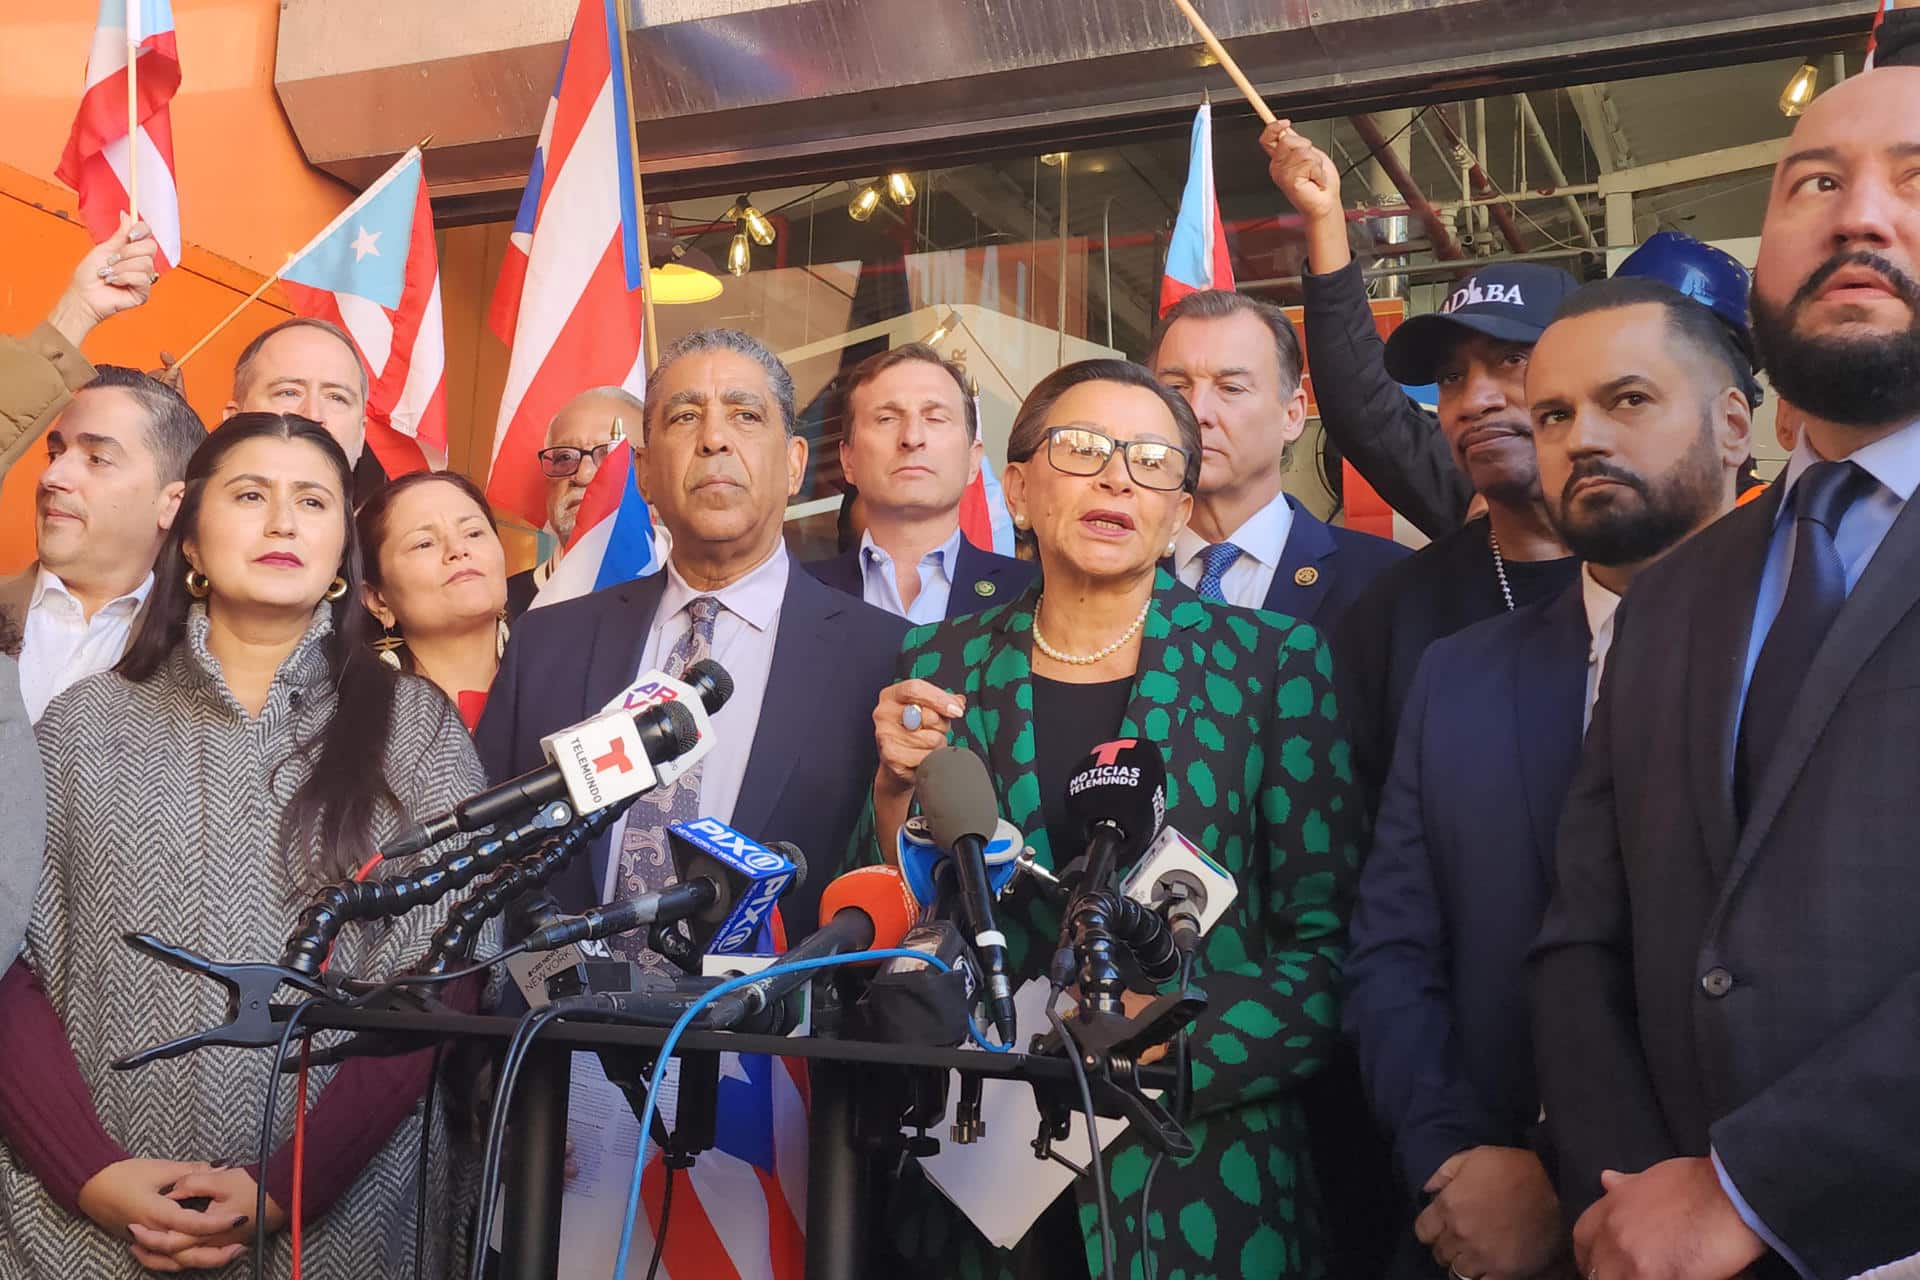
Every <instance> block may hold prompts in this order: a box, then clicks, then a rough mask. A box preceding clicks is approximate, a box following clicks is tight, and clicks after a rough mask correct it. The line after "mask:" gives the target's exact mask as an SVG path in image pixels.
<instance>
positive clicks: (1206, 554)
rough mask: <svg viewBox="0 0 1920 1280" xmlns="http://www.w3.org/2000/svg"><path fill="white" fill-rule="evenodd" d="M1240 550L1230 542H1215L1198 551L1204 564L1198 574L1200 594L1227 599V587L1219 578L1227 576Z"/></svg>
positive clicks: (1222, 601) (1210, 597) (1219, 599)
mask: <svg viewBox="0 0 1920 1280" xmlns="http://www.w3.org/2000/svg"><path fill="white" fill-rule="evenodd" d="M1241 554H1242V552H1241V550H1240V548H1238V547H1236V546H1234V545H1233V544H1232V543H1231V542H1216V543H1214V544H1213V545H1212V546H1210V547H1208V548H1207V549H1206V550H1205V551H1202V552H1201V553H1200V560H1201V563H1202V564H1203V565H1204V566H1205V568H1204V571H1203V572H1202V573H1201V574H1200V595H1201V597H1202V598H1204V599H1207V600H1218V601H1220V602H1221V603H1222V604H1225V603H1226V601H1227V589H1226V587H1225V586H1224V585H1223V584H1222V582H1221V579H1222V578H1224V577H1226V576H1227V570H1229V569H1231V568H1233V564H1234V561H1236V560H1238V559H1239V558H1240V556H1241Z"/></svg>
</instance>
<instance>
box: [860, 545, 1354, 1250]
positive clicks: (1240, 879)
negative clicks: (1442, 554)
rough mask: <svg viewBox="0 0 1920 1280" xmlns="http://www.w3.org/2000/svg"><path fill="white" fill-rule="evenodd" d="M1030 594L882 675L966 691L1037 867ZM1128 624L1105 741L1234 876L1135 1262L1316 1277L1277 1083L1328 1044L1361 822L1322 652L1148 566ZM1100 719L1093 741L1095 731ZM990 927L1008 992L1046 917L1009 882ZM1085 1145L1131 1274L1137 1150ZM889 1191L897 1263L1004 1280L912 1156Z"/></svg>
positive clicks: (1305, 1182)
mask: <svg viewBox="0 0 1920 1280" xmlns="http://www.w3.org/2000/svg"><path fill="white" fill-rule="evenodd" d="M1038 592H1039V587H1038V586H1036V587H1034V588H1032V589H1030V590H1029V591H1028V592H1027V593H1026V594H1025V595H1023V596H1021V597H1020V598H1018V599H1016V600H1013V601H1010V602H1009V603H1007V604H1005V605H1002V606H1000V607H998V608H994V609H989V610H987V611H985V612H983V613H978V614H972V615H968V616H965V617H960V618H956V619H951V620H949V621H946V622H941V623H936V624H933V625H930V626H923V627H919V628H916V629H915V630H913V631H911V632H909V633H908V634H907V636H906V639H905V641H904V642H903V649H902V654H901V659H900V665H899V668H898V674H899V676H900V678H902V679H907V678H915V679H922V680H927V681H930V682H932V683H934V684H937V685H940V686H941V687H943V688H945V689H948V690H949V691H952V692H956V693H961V694H964V695H965V696H966V701H967V709H966V712H965V714H964V715H963V716H962V718H961V722H960V723H959V724H958V725H957V726H956V727H955V729H954V730H953V732H952V734H951V741H953V742H954V743H955V744H957V745H961V746H965V747H968V748H970V749H972V750H973V751H975V752H976V753H978V754H979V755H980V757H981V758H982V759H984V760H985V761H987V765H988V770H989V772H990V773H991V774H992V775H993V780H994V790H995V793H996V795H997V797H998V799H999V801H1000V811H1001V813H1002V815H1003V816H1005V817H1006V818H1007V819H1008V820H1009V821H1011V822H1012V823H1013V824H1014V825H1015V826H1017V827H1019V828H1020V830H1021V831H1023V832H1025V833H1027V842H1028V843H1029V844H1030V845H1031V846H1032V847H1033V849H1034V852H1035V854H1036V856H1037V858H1038V860H1039V861H1040V862H1041V863H1042V864H1043V865H1046V866H1049V867H1051V866H1053V865H1054V859H1053V854H1052V850H1051V849H1050V847H1049V840H1048V835H1047V831H1046V826H1045V818H1044V817H1043V815H1042V807H1041V797H1040V785H1039V780H1038V777H1037V776H1036V774H1035V771H1034V726H1033V716H1032V708H1033V687H1032V683H1031V681H1032V674H1033V667H1032V645H1033V614H1034V608H1035V603H1036V601H1037V599H1038ZM1144 636H1145V638H1144V641H1143V643H1142V645H1141V651H1140V666H1139V670H1138V673H1137V675H1136V677H1135V680H1134V684H1133V689H1132V692H1131V693H1130V695H1129V698H1128V704H1127V712H1126V716H1125V719H1124V720H1123V721H1122V723H1121V725H1120V730H1119V736H1121V737H1137V738H1141V739H1143V740H1145V741H1149V742H1152V743H1154V744H1155V745H1157V746H1158V747H1159V748H1160V750H1161V752H1162V754H1163V755H1164V756H1165V759H1166V765H1167V802H1168V803H1167V822H1168V823H1169V824H1170V825H1172V826H1173V827H1175V828H1176V829H1178V830H1179V831H1180V832H1181V833H1182V834H1184V835H1186V836H1187V837H1189V838H1190V839H1192V840H1193V841H1195V842H1196V843H1197V844H1199V845H1200V846H1201V847H1202V848H1204V849H1206V850H1207V851H1209V852H1210V853H1212V854H1213V855H1214V856H1215V857H1216V858H1217V859H1218V860H1219V861H1220V862H1221V863H1222V864H1223V865H1224V866H1225V867H1226V868H1227V869H1228V870H1229V871H1230V872H1232V874H1233V876H1234V879H1235V881H1236V882H1237V883H1238V884H1239V887H1240V895H1239V897H1238V899H1236V901H1235V902H1234V904H1233V906H1232V907H1231V908H1230V909H1229V911H1228V912H1227V914H1226V915H1225V916H1223V917H1222V918H1221V919H1220V921H1219V922H1218V923H1217V924H1216V925H1215V926H1214V927H1213V929H1212V931H1211V932H1210V933H1209V934H1208V935H1207V937H1206V938H1205V940H1204V941H1203V942H1202V944H1201V949H1200V952H1199V955H1198V958H1197V963H1196V966H1195V979H1196V985H1198V986H1199V987H1201V988H1202V989H1203V990H1205V991H1206V993H1207V995H1208V996H1209V998H1210V1001H1211V1003H1210V1005H1209V1007H1208V1010H1207V1012H1206V1014H1205V1015H1204V1016H1202V1018H1201V1019H1200V1020H1199V1021H1198V1022H1197V1023H1196V1024H1195V1025H1194V1028H1193V1032H1192V1037H1191V1053H1192V1063H1193V1085H1194V1094H1193V1107H1192V1116H1193V1118H1192V1121H1191V1123H1190V1125H1189V1130H1190V1132H1191V1133H1192V1134H1193V1137H1194V1140H1195V1142H1196V1144H1197V1146H1198V1148H1199V1150H1198V1152H1197V1153H1196V1154H1195V1155H1194V1156H1193V1158H1191V1159H1190V1160H1186V1161H1181V1162H1175V1163H1168V1164H1167V1166H1166V1167H1164V1168H1162V1169H1161V1170H1160V1172H1159V1173H1158V1174H1157V1175H1156V1177H1155V1180H1154V1185H1153V1197H1152V1202H1151V1204H1150V1206H1149V1210H1150V1213H1149V1221H1148V1230H1149V1232H1150V1234H1151V1236H1152V1239H1153V1241H1154V1255H1155V1260H1156V1267H1155V1271H1156V1274H1157V1275H1159V1276H1160V1277H1163V1278H1164V1280H1173V1278H1174V1277H1184V1278H1185V1280H1195V1278H1197V1277H1203V1276H1232V1277H1248V1278H1250V1280H1260V1278H1261V1277H1281V1276H1289V1277H1291V1276H1317V1275H1323V1274H1324V1273H1325V1266H1324V1261H1323V1259H1322V1258H1321V1256H1320V1250H1319V1247H1318V1240H1319V1226H1318V1195H1317V1191H1316V1189H1315V1187H1314V1185H1313V1172H1312V1169H1311V1168H1310V1166H1309V1163H1308V1158H1307V1144H1306V1130H1305V1120H1304V1116H1303V1114H1302V1112H1301V1109H1300V1107H1299V1104H1298V1100H1297V1094H1296V1088H1297V1086H1298V1084H1299V1082H1300V1081H1301V1080H1302V1079H1304V1078H1305V1077H1307V1076H1310V1075H1312V1074H1313V1073H1314V1072H1315V1071H1317V1070H1318V1069H1319V1067H1320V1064H1321V1062H1322V1061H1323V1060H1324V1059H1325V1057H1326V1056H1327V1054H1328V1052H1329V1051H1330V1049H1331V1047H1332V1045H1333V1042H1334V1039H1335V1037H1336V1035H1337V1034H1338V1028H1339V1025H1340V1018H1339V1013H1338V1009H1337V1007H1336V995H1335V992H1336V989H1337V985H1338V979H1339V970H1340V965H1341V961H1342V959H1343V957H1344V952H1345V945H1346V923H1347V914H1348V908H1349V904H1350V902H1351V899H1352V894H1353V888H1354V882H1355V879H1356V876H1357V874H1358V866H1359V853H1360V847H1361V841H1362V839H1363V837H1364V825H1365V817H1364V814H1363V812H1362V806H1361V804H1360V799H1359V793H1358V791H1357V789H1356V786H1355V782H1354V776H1353V770H1352V766H1351V761H1350V758H1349V747H1348V743H1347V740H1346V738H1345V736H1344V733H1343V731H1342V729H1341V722H1340V719H1339V715H1338V712H1337V709H1336V707H1335V703H1334V691H1333V689H1334V685H1333V669H1332V659H1331V658H1330V656H1329V654H1328V651H1327V646H1326V644H1325V642H1324V641H1323V640H1322V639H1321V637H1320V635H1319V633H1318V632H1316V631H1314V630H1313V628H1311V627H1309V626H1307V625H1306V624H1304V623H1299V622H1295V621H1294V620H1293V619H1291V618H1287V617H1283V616H1281V615H1279V614H1274V613H1265V612H1258V611H1255V610H1250V609H1239V608H1233V607H1230V606H1227V605H1222V604H1216V603H1212V602H1208V601H1203V600H1202V599H1201V598H1200V597H1199V596H1197V595H1196V594H1194V593H1193V592H1192V591H1190V590H1188V589H1187V588H1186V587H1183V586H1181V585H1180V584H1179V583H1178V582H1176V581H1175V580H1174V579H1173V577H1172V576H1171V575H1169V574H1168V573H1166V572H1165V571H1164V570H1163V571H1160V572H1159V573H1158V576H1157V578H1156V581H1155V586H1154V596H1153V606H1152V609H1151V611H1150V612H1149V614H1148V616H1147V621H1146V626H1145V631H1144ZM1104 728H1105V727H1104V726H1101V727H1099V728H1098V729H1096V733H1097V734H1098V737H1096V738H1095V739H1093V740H1095V741H1097V740H1099V738H1104V737H1105V733H1104ZM851 855H852V858H853V860H854V861H856V862H863V863H870V862H874V861H877V860H878V859H879V858H880V856H881V855H880V850H879V846H878V844H877V842H876V838H875V832H874V829H873V816H872V808H871V805H869V807H868V812H867V816H866V818H865V820H864V821H863V823H862V825H861V827H860V828H859V830H857V831H856V833H855V836H854V841H853V847H852V850H851ZM1123 870H1124V869H1123ZM999 924H1000V927H1001V929H1002V930H1003V931H1004V932H1005V933H1006V934H1007V938H1008V951H1009V959H1010V963H1011V964H1012V965H1013V966H1014V969H1015V974H1016V982H1018V981H1023V980H1025V979H1027V978H1031V977H1037V976H1041V975H1042V974H1043V973H1044V970H1045V966H1046V959H1047V955H1048V952H1049V950H1050V948H1051V946H1052V943H1053V939H1054V938H1055V937H1056V936H1057V935H1058V932H1059V927H1060V918H1059V912H1058V911H1057V910H1056V909H1054V908H1053V907H1051V906H1050V905H1049V904H1047V903H1046V902H1045V901H1043V900H1041V899H1040V898H1038V897H1037V896H1035V895H1032V894H1019V895H1015V896H1014V898H1013V899H1012V900H1011V902H1009V903H1007V904H1003V907H1002V909H1001V912H1000V914H999ZM1027 1030H1029V1031H1030V1030H1031V1028H1029V1029H1027ZM1107 1156H1108V1161H1109V1182H1110V1187H1111V1193H1112V1198H1113V1205H1114V1215H1113V1229H1114V1232H1115V1235H1116V1237H1117V1247H1116V1254H1117V1256H1116V1259H1115V1262H1116V1267H1115V1274H1117V1275H1121V1276H1126V1275H1130V1274H1136V1275H1137V1274H1139V1272H1138V1271H1136V1269H1135V1267H1136V1263H1135V1261H1134V1259H1135V1257H1136V1256H1137V1254H1138V1238H1139V1219H1138V1216H1137V1215H1138V1214H1139V1212H1140V1200H1141V1194H1140V1193H1141V1187H1142V1183H1143V1182H1144V1180H1145V1177H1146V1173H1147V1168H1148V1164H1149V1161H1150V1153H1149V1151H1148V1150H1147V1149H1146V1148H1145V1147H1144V1146H1143V1145H1142V1144H1141V1143H1140V1142H1139V1140H1138V1139H1137V1138H1135V1137H1134V1136H1133V1135H1131V1134H1129V1135H1125V1136H1123V1137H1122V1138H1121V1139H1120V1140H1119V1141H1117V1142H1116V1143H1115V1144H1114V1145H1113V1146H1111V1147H1109V1148H1108V1149H1107ZM1070 1158H1071V1157H1070ZM896 1185H897V1186H898V1188H899V1190H898V1191H897V1194H898V1195H900V1196H901V1197H903V1202H902V1203H900V1204H898V1205H897V1206H896V1208H895V1211H894V1212H893V1213H891V1214H889V1217H890V1219H891V1221H892V1222H893V1223H894V1224H895V1228H894V1230H893V1231H892V1233H891V1234H892V1236H893V1237H894V1238H893V1241H892V1243H893V1245H894V1247H895V1248H896V1249H897V1250H898V1251H899V1252H900V1253H901V1254H902V1255H904V1260H905V1261H907V1262H909V1263H924V1264H925V1265H928V1266H930V1267H936V1268H938V1274H941V1275H954V1276H960V1277H975V1276H978V1277H997V1276H1012V1275H1014V1274H1015V1272H1016V1270H1017V1267H1018V1259H1017V1258H1016V1257H1015V1256H1014V1254H1012V1253H1008V1252H1003V1251H1000V1250H996V1249H994V1248H993V1247H992V1246H991V1245H990V1244H988V1242H987V1241H986V1240H985V1239H984V1238H982V1237H981V1236H980V1235H979V1234H978V1233H977V1232H976V1231H974V1230H973V1228H972V1227H971V1226H970V1225H969V1224H968V1223H967V1222H966V1221H965V1220H964V1219H963V1218H962V1217H960V1216H959V1214H958V1213H957V1211H955V1210H954V1209H953V1208H952V1206H951V1205H950V1204H949V1203H948V1202H947V1201H946V1200H945V1198H944V1197H942V1196H941V1194H940V1193H939V1192H938V1191H937V1190H935V1189H933V1188H932V1187H931V1186H930V1185H928V1184H926V1183H925V1182H924V1180H923V1179H921V1178H920V1176H919V1173H918V1169H917V1167H913V1168H909V1170H908V1171H907V1174H906V1176H905V1177H904V1178H902V1179H901V1180H900V1181H899V1182H898V1183H897V1184H896ZM1078 1194H1079V1197H1080V1201H1081V1204H1080V1221H1081V1228H1082V1233H1083V1235H1084V1236H1085V1239H1086V1245H1087V1254H1088V1273H1089V1274H1091V1275H1098V1274H1099V1273H1100V1269H1101V1268H1100V1247H1101V1246H1100V1236H1099V1227H1098V1224H1097V1219H1096V1217H1095V1211H1094V1206H1093V1203H1092V1199H1091V1197H1092V1186H1091V1180H1090V1179H1082V1180H1081V1185H1080V1186H1079V1187H1078ZM1016 1252H1017V1251H1016ZM927 1274H935V1272H933V1271H929V1272H928V1273H927Z"/></svg>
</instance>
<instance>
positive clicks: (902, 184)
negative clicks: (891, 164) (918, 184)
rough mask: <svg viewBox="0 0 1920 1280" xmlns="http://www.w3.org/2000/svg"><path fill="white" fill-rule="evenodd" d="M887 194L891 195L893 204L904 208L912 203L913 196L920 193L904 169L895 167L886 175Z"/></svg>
mask: <svg viewBox="0 0 1920 1280" xmlns="http://www.w3.org/2000/svg"><path fill="white" fill-rule="evenodd" d="M887 194H888V195H890V196H892V197H893V202H894V203H895V204H897V205H899V206H900V207H901V208H902V209H904V208H906V207H907V206H908V205H910V204H912V203H913V198H914V197H915V196H917V195H919V194H920V193H919V192H918V191H917V190H915V189H914V185H913V179H912V178H909V177H908V176H907V175H906V173H905V171H904V170H900V169H896V170H894V171H893V172H892V173H890V174H888V175H887Z"/></svg>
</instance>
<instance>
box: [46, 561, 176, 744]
mask: <svg viewBox="0 0 1920 1280" xmlns="http://www.w3.org/2000/svg"><path fill="white" fill-rule="evenodd" d="M152 590H153V575H152V574H151V573H149V574H148V575H147V576H146V577H144V578H142V579H141V580H140V585H139V586H137V587H135V588H134V589H133V590H131V591H129V592H127V594H125V595H123V596H118V597H116V598H115V599H112V600H109V601H107V603H106V604H104V605H102V606H101V607H100V610H99V612H97V613H95V614H94V615H93V617H91V618H89V617H87V611H86V607H85V606H84V605H82V604H81V603H80V599H79V597H78V596H75V595H74V594H73V593H72V592H70V591H68V590H67V586H66V584H65V583H64V582H61V581H60V579H59V578H57V577H55V576H54V575H53V574H52V573H51V572H49V571H48V570H47V568H46V566H44V565H42V566H41V568H40V576H39V577H38V578H36V579H35V580H34V584H33V600H32V602H31V603H30V604H29V605H28V606H27V622H26V627H25V633H24V635H23V636H22V638H21V641H20V694H21V696H22V698H24V699H25V701H26V704H27V718H28V719H30V720H33V721H35V722H36V723H37V722H38V721H39V719H40V716H41V713H43V712H44V711H46V709H47V704H48V703H50V702H52V701H53V700H54V699H55V698H57V697H59V696H60V695H61V694H62V693H64V692H66V690H67V688H68V686H70V685H72V684H74V683H75V682H76V681H79V680H83V679H85V678H86V677H87V676H90V675H94V674H96V673H98V672H101V671H105V670H106V669H107V668H109V667H111V666H112V665H113V664H114V663H116V662H118V661H120V659H121V657H122V656H124V655H125V653H126V652H127V643H128V642H129V641H130V640H132V638H133V622H134V619H135V618H137V617H139V616H140V607H141V606H142V605H144V604H145V603H146V602H147V593H148V592H150V591H152Z"/></svg>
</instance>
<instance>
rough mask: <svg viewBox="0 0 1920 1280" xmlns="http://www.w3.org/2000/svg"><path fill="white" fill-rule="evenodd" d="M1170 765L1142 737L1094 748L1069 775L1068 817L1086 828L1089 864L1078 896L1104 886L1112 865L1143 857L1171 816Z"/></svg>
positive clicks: (1120, 740) (1111, 871)
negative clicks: (1169, 798) (1070, 775)
mask: <svg viewBox="0 0 1920 1280" xmlns="http://www.w3.org/2000/svg"><path fill="white" fill-rule="evenodd" d="M1166 786H1167V766H1166V764H1165V762H1164V761H1162V760H1161V758H1160V750H1159V748H1157V747H1155V746H1154V745H1153V744H1152V743H1148V742H1141V741H1140V740H1139V739H1138V738H1121V739H1119V740H1117V741H1114V742H1103V743H1101V744H1100V745H1099V746H1097V747H1095V748H1094V749H1093V751H1092V752H1091V753H1089V754H1088V756H1087V758H1086V759H1085V760H1083V761H1081V763H1080V768H1079V769H1078V770H1077V771H1075V773H1074V775H1073V777H1071V778H1069V779H1068V780H1067V816H1068V817H1069V818H1071V819H1072V820H1073V824H1074V825H1075V826H1076V827H1079V828H1080V829H1081V830H1082V831H1084V832H1085V833H1086V837H1087V855H1086V856H1087V863H1086V871H1085V874H1084V875H1082V876H1081V878H1080V888H1079V891H1078V892H1077V893H1076V894H1075V895H1074V897H1075V898H1076V899H1078V898H1081V897H1085V896H1086V895H1087V894H1089V893H1096V892H1098V891H1100V890H1102V889H1105V888H1106V887H1107V886H1108V885H1109V884H1110V883H1112V881H1113V872H1114V868H1115V867H1117V866H1120V865H1121V864H1123V863H1130V862H1132V861H1133V860H1134V859H1135V858H1137V857H1139V856H1140V853H1141V851H1142V850H1144V849H1145V848H1146V847H1147V844H1148V842H1150V841H1151V840H1152V839H1153V838H1154V836H1155V835H1157V834H1159V831H1160V828H1161V826H1162V825H1163V824H1164V823H1165V822H1166V820H1167V798H1166Z"/></svg>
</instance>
